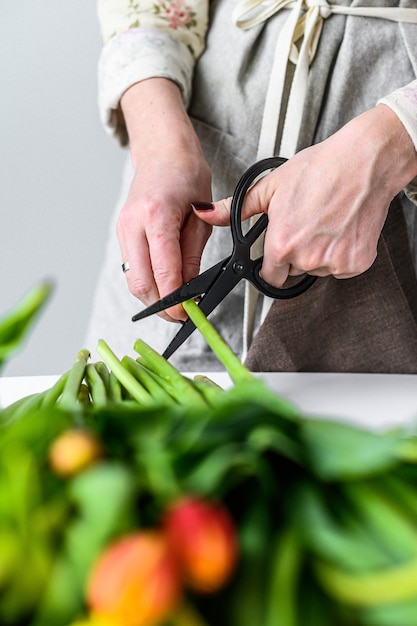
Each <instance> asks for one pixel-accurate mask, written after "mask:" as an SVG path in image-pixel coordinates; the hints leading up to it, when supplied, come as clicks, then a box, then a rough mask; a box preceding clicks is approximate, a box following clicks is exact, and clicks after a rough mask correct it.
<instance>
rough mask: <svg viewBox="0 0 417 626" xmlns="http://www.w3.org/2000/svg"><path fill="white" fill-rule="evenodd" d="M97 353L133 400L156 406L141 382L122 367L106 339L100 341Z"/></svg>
mask: <svg viewBox="0 0 417 626" xmlns="http://www.w3.org/2000/svg"><path fill="white" fill-rule="evenodd" d="M97 352H98V353H99V355H100V356H101V358H102V359H103V361H104V362H105V363H106V365H107V367H108V368H109V370H110V371H111V372H113V374H114V376H115V377H116V378H117V379H118V381H119V382H120V383H121V385H123V387H124V388H125V389H126V391H128V392H129V393H130V395H131V396H132V398H134V399H135V400H136V402H138V403H139V404H142V405H144V406H154V404H155V403H154V401H153V398H152V396H151V395H150V394H149V393H148V392H147V391H146V389H145V388H144V387H143V386H142V385H141V384H140V383H139V381H138V380H137V379H136V378H135V377H134V376H133V375H132V374H131V373H130V372H129V371H128V370H127V369H126V368H125V367H124V365H122V363H121V362H120V361H119V359H118V358H117V356H116V355H115V354H114V352H113V351H112V350H111V348H110V347H109V346H108V345H107V343H106V342H105V341H104V339H100V340H99V342H98V346H97Z"/></svg>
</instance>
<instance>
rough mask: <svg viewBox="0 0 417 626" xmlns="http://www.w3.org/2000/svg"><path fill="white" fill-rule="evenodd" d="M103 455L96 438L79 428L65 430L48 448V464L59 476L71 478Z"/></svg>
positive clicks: (100, 445)
mask: <svg viewBox="0 0 417 626" xmlns="http://www.w3.org/2000/svg"><path fill="white" fill-rule="evenodd" d="M102 454H103V447H102V444H101V442H100V440H99V439H98V437H97V436H96V435H95V434H94V433H92V432H90V431H88V430H84V429H81V428H73V429H71V430H66V431H65V432H63V433H62V434H61V435H59V436H58V437H57V438H56V439H55V440H54V441H53V442H52V444H51V446H50V448H49V463H50V465H51V467H52V469H53V470H54V472H55V473H56V474H58V475H59V476H73V475H74V474H77V473H78V472H80V471H81V470H83V469H84V468H86V467H88V466H89V465H91V464H92V463H93V462H94V461H96V460H97V459H98V458H100V457H101V456H102Z"/></svg>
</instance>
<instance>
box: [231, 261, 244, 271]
mask: <svg viewBox="0 0 417 626" xmlns="http://www.w3.org/2000/svg"><path fill="white" fill-rule="evenodd" d="M244 269H245V266H244V265H243V263H241V261H235V262H234V263H233V271H234V272H235V273H236V274H241V273H242V272H243V270H244Z"/></svg>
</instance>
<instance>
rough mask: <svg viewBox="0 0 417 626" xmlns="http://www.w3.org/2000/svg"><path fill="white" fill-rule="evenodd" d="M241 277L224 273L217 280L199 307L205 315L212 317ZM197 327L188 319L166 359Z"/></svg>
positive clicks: (169, 349)
mask: <svg viewBox="0 0 417 626" xmlns="http://www.w3.org/2000/svg"><path fill="white" fill-rule="evenodd" d="M240 279H241V277H240V276H238V275H236V274H234V273H231V272H230V273H229V272H228V271H226V272H224V273H222V274H221V275H220V276H219V278H218V279H217V280H216V283H215V285H213V287H212V289H210V290H209V291H207V292H206V293H205V295H204V296H203V297H202V298H201V300H200V303H199V307H200V309H201V310H202V311H203V312H204V313H205V315H207V316H208V315H210V313H211V312H212V311H213V310H214V309H215V308H216V306H217V305H218V304H220V302H221V301H222V300H223V299H224V298H225V297H226V296H227V294H228V293H230V292H231V291H232V289H233V288H234V287H235V286H236V285H237V283H238V282H239V281H240ZM195 329H196V326H195V325H194V322H192V321H191V320H190V319H188V320H187V321H186V322H184V324H183V325H182V327H181V328H180V330H179V331H178V332H177V334H176V335H175V336H174V338H173V339H172V340H171V343H170V344H169V345H168V347H167V348H166V350H165V352H163V354H162V356H163V357H164V358H165V359H169V357H170V356H172V355H173V354H174V352H175V351H176V350H178V348H179V347H180V346H182V344H183V343H184V341H186V339H188V337H189V336H190V335H192V333H193V332H194V331H195Z"/></svg>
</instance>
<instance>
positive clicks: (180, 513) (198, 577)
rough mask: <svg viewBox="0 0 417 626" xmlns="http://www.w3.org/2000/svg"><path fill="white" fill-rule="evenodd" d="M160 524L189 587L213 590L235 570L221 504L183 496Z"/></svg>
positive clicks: (232, 539) (230, 528) (233, 545)
mask: <svg viewBox="0 0 417 626" xmlns="http://www.w3.org/2000/svg"><path fill="white" fill-rule="evenodd" d="M164 527H165V531H166V533H167V537H168V541H169V543H170V545H171V549H172V551H173V552H174V554H175V555H176V558H177V561H178V563H179V566H180V568H181V570H182V572H183V576H184V578H185V580H186V582H187V583H188V585H189V586H190V587H191V588H192V589H194V590H196V591H200V592H213V591H216V590H217V589H220V588H221V587H222V586H224V585H225V583H226V582H227V581H228V580H229V579H230V577H231V575H232V573H233V571H234V569H235V565H236V560H237V542H236V534H235V529H234V524H233V521H232V519H231V517H230V515H229V513H228V511H227V509H226V508H225V507H224V506H223V505H221V504H214V503H209V502H206V501H204V500H202V499H200V498H195V497H185V498H183V499H180V500H179V501H177V502H176V503H175V504H174V505H173V506H172V507H171V508H170V509H169V510H168V511H167V513H166V517H165V523H164Z"/></svg>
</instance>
